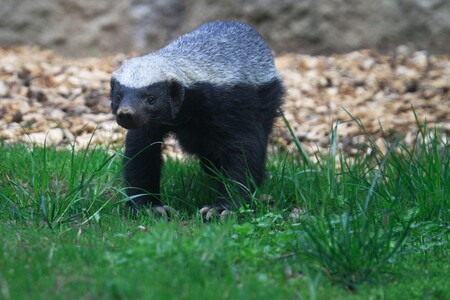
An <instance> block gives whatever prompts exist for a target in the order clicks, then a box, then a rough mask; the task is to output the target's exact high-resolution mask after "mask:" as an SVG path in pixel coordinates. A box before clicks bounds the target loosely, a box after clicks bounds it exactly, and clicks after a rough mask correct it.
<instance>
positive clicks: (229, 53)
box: [113, 21, 278, 88]
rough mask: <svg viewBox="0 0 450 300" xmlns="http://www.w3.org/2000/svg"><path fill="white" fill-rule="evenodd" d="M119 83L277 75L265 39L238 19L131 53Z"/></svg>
mask: <svg viewBox="0 0 450 300" xmlns="http://www.w3.org/2000/svg"><path fill="white" fill-rule="evenodd" d="M113 79H114V80H117V81H119V82H120V83H121V84H123V85H126V86H129V87H134V88H139V87H144V86H148V85H151V84H153V83H157V82H162V81H177V82H179V83H180V84H182V85H183V86H185V87H189V86H191V85H194V84H198V83H205V82H206V83H209V84H212V85H219V86H232V85H237V84H239V85H264V84H266V83H268V82H271V81H273V80H274V79H278V75H277V73H276V70H275V66H274V63H273V56H272V54H271V52H270V49H269V47H268V46H267V44H266V43H265V41H264V39H263V38H262V37H261V36H260V35H259V34H258V33H257V32H256V31H255V30H254V29H253V28H251V27H250V26H248V25H245V24H242V23H238V22H221V21H217V22H211V23H206V24H204V25H202V26H200V27H199V28H197V29H196V30H194V31H192V32H190V33H187V34H184V35H182V36H180V37H179V38H178V39H176V40H175V41H173V42H172V43H170V44H169V45H167V46H166V47H164V48H162V49H160V50H159V51H157V52H154V53H152V54H149V55H146V56H142V57H137V58H132V59H130V60H128V61H126V62H125V63H124V64H123V65H122V67H121V68H120V69H119V70H118V71H116V72H115V73H114V74H113Z"/></svg>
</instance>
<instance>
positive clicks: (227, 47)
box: [111, 22, 283, 209]
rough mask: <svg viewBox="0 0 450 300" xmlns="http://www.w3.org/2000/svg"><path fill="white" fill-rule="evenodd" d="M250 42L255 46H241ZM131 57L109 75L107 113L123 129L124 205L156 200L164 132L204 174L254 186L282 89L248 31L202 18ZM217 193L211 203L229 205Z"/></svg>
mask: <svg viewBox="0 0 450 300" xmlns="http://www.w3.org/2000/svg"><path fill="white" fill-rule="evenodd" d="M239 40H241V41H245V42H246V43H248V44H247V46H246V44H245V43H244V42H242V43H239ZM249 45H253V47H254V51H252V48H249V49H244V50H245V51H243V50H242V49H240V47H248V46H249ZM177 47H178V48H177ZM202 47H203V48H204V49H200V50H202V51H201V52H199V51H200V50H198V48H202ZM205 47H206V48H205ZM166 49H169V50H166ZM190 50H192V51H190ZM205 51H206V53H205ZM199 53H200V54H199ZM236 55H241V56H240V57H236ZM242 55H244V56H245V57H242ZM179 56H181V57H179ZM199 56H201V57H200V58H201V59H200V58H199ZM161 57H163V59H161ZM167 58H172V59H170V61H168V60H167ZM132 60H133V59H131V62H126V63H124V65H123V66H122V68H121V69H119V70H118V71H117V72H116V73H115V74H113V77H112V79H111V99H112V111H113V113H114V114H115V115H116V119H117V122H118V123H119V125H121V126H122V127H125V128H127V129H129V130H128V133H127V137H126V150H125V169H124V176H125V181H126V184H127V186H128V189H127V194H128V196H129V197H130V199H132V200H130V201H129V202H128V204H129V205H130V206H131V207H137V208H139V207H142V206H146V205H153V206H160V205H162V204H161V201H160V198H159V194H160V176H161V167H162V156H161V142H162V140H163V139H164V137H165V136H166V135H168V134H169V133H173V134H174V135H175V136H176V137H177V138H178V140H179V142H180V144H181V146H182V148H183V149H184V150H185V151H186V152H188V153H191V154H195V155H196V156H197V157H199V159H200V162H201V164H202V167H203V168H204V170H205V171H206V172H210V171H211V170H218V171H220V172H221V173H222V174H223V175H224V176H226V177H228V178H230V179H233V180H235V181H237V182H239V183H242V184H243V185H244V186H247V188H248V189H249V190H253V189H254V186H253V185H252V184H250V183H249V175H250V177H251V179H252V181H253V182H254V183H256V184H257V185H259V184H261V182H262V180H263V177H264V172H265V167H264V165H265V159H266V152H267V150H266V149H267V142H268V136H269V134H270V132H271V130H272V127H273V123H274V120H275V118H276V116H277V112H278V109H279V107H280V105H281V102H282V96H283V86H282V82H281V80H280V79H279V78H278V75H277V74H276V72H275V68H274V66H273V57H272V55H271V53H270V50H269V49H268V47H267V46H266V44H265V43H264V41H263V40H262V38H261V37H260V36H259V35H258V34H257V33H256V32H255V31H254V30H253V29H251V28H250V27H248V26H246V25H244V24H241V23H236V22H213V23H208V24H205V25H203V26H201V27H200V28H198V29H197V30H195V31H193V32H192V33H190V34H186V35H184V36H181V37H180V38H179V39H177V40H176V41H174V42H173V43H171V44H169V45H168V46H167V47H166V48H163V49H161V50H160V51H158V52H155V53H154V54H150V55H149V56H144V57H141V58H137V59H135V60H136V61H132ZM217 61H219V62H218V63H217ZM177 63H178V65H177ZM253 65H254V66H255V68H253V67H252V66H253ZM221 68H222V69H221ZM223 68H227V69H223ZM155 69H156V70H155ZM167 70H168V71H167ZM192 70H194V71H192ZM190 72H191V73H190ZM221 72H222V73H223V74H224V76H223V78H222V77H220V74H221ZM233 72H234V73H236V74H235V75H236V76H234V77H233ZM256 72H260V73H262V74H256ZM149 73H150V74H149ZM124 74H125V75H124ZM208 74H209V75H210V77H208ZM144 77H145V78H144ZM208 78H211V80H207V79H208ZM246 79H248V80H246ZM136 81H138V82H137V83H136ZM145 192H148V193H149V194H147V193H145ZM218 193H219V194H218V198H217V202H216V203H215V206H216V207H218V208H221V209H228V208H230V204H231V202H230V199H227V195H226V191H225V188H224V186H223V185H222V184H221V183H219V186H218ZM243 193H244V192H243ZM244 198H245V195H244Z"/></svg>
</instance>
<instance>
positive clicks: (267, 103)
mask: <svg viewBox="0 0 450 300" xmlns="http://www.w3.org/2000/svg"><path fill="white" fill-rule="evenodd" d="M284 94H285V89H284V86H283V83H282V82H281V80H279V79H275V80H273V81H271V82H269V83H267V84H265V85H263V86H261V87H259V88H258V96H259V98H260V101H261V106H260V107H261V117H262V124H263V127H264V130H265V132H266V133H267V135H269V134H270V133H271V131H272V127H273V124H274V122H275V118H276V117H277V116H278V115H279V109H280V108H281V106H282V105H283V97H284Z"/></svg>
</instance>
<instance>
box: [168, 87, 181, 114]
mask: <svg viewBox="0 0 450 300" xmlns="http://www.w3.org/2000/svg"><path fill="white" fill-rule="evenodd" d="M170 99H171V103H170V104H171V106H172V117H173V118H175V116H176V115H177V113H178V111H179V110H180V107H181V104H183V100H184V87H183V85H182V84H181V83H179V82H177V81H175V80H174V81H172V82H171V83H170Z"/></svg>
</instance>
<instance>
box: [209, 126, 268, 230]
mask: <svg viewBox="0 0 450 300" xmlns="http://www.w3.org/2000/svg"><path fill="white" fill-rule="evenodd" d="M220 145H221V146H218V147H217V148H216V149H217V151H216V152H215V155H217V154H219V159H215V160H214V161H215V162H216V164H214V165H213V166H209V167H207V168H210V169H213V170H217V171H218V172H220V174H216V176H217V177H218V178H217V197H216V201H215V203H214V204H212V205H206V206H204V207H202V208H201V209H200V214H201V215H202V216H203V218H204V220H206V221H209V220H210V219H211V218H213V217H217V216H218V217H219V218H220V219H223V218H225V217H226V216H228V214H229V213H230V211H232V210H235V209H236V208H239V207H240V206H242V205H244V204H250V203H249V202H250V199H251V197H252V193H253V192H254V191H255V189H256V188H257V187H258V186H259V185H260V184H261V182H262V180H263V178H264V172H265V158H266V145H267V135H266V134H265V132H264V130H263V128H262V126H261V125H258V124H255V126H254V127H253V128H252V129H251V130H249V131H248V132H243V131H240V132H239V134H238V137H237V138H234V139H231V140H226V141H224V140H222V141H221V143H220ZM205 161H211V160H207V159H203V160H202V163H203V164H205V163H204V162H205Z"/></svg>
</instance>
